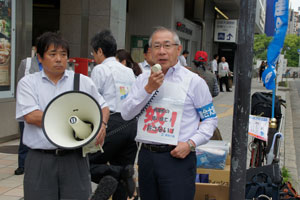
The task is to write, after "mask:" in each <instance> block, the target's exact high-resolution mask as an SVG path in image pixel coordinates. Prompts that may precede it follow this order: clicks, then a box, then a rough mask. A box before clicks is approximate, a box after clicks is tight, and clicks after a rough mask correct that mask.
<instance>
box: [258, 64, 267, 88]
mask: <svg viewBox="0 0 300 200" xmlns="http://www.w3.org/2000/svg"><path fill="white" fill-rule="evenodd" d="M266 65H267V64H266V62H265V61H262V62H261V64H260V66H259V82H260V83H261V77H262V74H263V72H264V71H265V69H266Z"/></svg>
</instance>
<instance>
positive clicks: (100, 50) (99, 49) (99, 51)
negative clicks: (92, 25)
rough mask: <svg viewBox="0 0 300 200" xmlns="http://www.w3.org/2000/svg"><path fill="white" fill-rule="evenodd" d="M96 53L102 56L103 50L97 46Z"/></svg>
mask: <svg viewBox="0 0 300 200" xmlns="http://www.w3.org/2000/svg"><path fill="white" fill-rule="evenodd" d="M96 54H98V56H102V55H103V51H102V49H101V48H98V50H97V52H96Z"/></svg>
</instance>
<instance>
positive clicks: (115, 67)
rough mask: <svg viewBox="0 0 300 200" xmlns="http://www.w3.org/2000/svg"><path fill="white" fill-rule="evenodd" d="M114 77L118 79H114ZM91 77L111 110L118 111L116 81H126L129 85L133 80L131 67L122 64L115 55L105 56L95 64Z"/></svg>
mask: <svg viewBox="0 0 300 200" xmlns="http://www.w3.org/2000/svg"><path fill="white" fill-rule="evenodd" d="M114 77H116V79H118V80H115V79H114ZM91 78H92V80H93V81H94V83H95V85H96V87H97V89H98V92H99V93H100V94H101V95H102V96H103V98H104V99H105V101H106V102H107V104H108V107H109V110H110V111H112V112H119V111H118V110H117V108H118V107H119V101H118V99H117V92H119V91H117V89H116V88H117V87H116V84H117V83H116V82H117V81H121V82H123V83H124V82H127V85H129V86H130V87H131V85H132V84H133V83H134V82H135V75H134V73H133V71H132V69H130V68H128V67H126V66H124V65H122V64H121V63H120V62H119V61H117V60H116V58H115V57H109V58H106V59H105V60H104V61H103V62H102V63H101V64H99V65H97V66H95V67H94V69H93V71H92V73H91ZM129 89H130V88H129Z"/></svg>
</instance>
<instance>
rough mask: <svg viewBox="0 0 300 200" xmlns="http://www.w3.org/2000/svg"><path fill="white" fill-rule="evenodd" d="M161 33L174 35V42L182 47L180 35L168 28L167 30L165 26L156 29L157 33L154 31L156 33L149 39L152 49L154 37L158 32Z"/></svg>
mask: <svg viewBox="0 0 300 200" xmlns="http://www.w3.org/2000/svg"><path fill="white" fill-rule="evenodd" d="M161 31H168V32H170V33H172V35H173V40H174V42H175V44H178V45H181V42H180V40H179V37H178V35H177V33H176V32H175V31H173V30H171V29H168V28H165V27H163V26H159V27H156V28H155V31H154V32H153V33H152V34H151V36H150V39H149V42H148V44H149V46H150V47H151V43H152V37H153V35H154V34H155V33H157V32H161Z"/></svg>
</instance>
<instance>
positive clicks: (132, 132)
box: [89, 113, 137, 200]
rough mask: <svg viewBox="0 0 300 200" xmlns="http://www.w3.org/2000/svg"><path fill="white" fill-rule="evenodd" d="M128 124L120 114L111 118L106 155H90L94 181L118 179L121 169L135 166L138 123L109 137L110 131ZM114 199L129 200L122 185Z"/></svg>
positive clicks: (106, 140) (98, 153)
mask: <svg viewBox="0 0 300 200" xmlns="http://www.w3.org/2000/svg"><path fill="white" fill-rule="evenodd" d="M126 123H128V121H124V120H123V119H122V117H121V114H120V113H115V114H112V115H111V116H110V118H109V121H108V123H107V126H108V128H107V130H106V134H107V137H106V138H105V142H104V145H103V150H104V153H101V152H97V153H94V154H90V155H89V158H90V165H91V176H92V180H94V181H98V180H100V179H101V177H103V176H105V175H112V176H113V177H115V178H118V177H117V176H116V174H117V173H118V172H120V169H119V167H124V166H126V165H133V164H134V160H135V156H136V152H137V145H136V142H135V140H134V139H135V136H136V131H137V123H136V122H133V123H131V124H130V125H129V126H127V127H126V128H124V129H122V130H121V131H120V132H117V133H115V134H113V135H111V136H109V135H108V134H109V132H110V131H112V130H114V129H116V128H118V127H120V126H122V125H123V124H126ZM107 162H109V163H110V165H111V166H110V167H105V166H103V165H106V164H107ZM114 166H115V167H114ZM96 183H98V182H96ZM113 199H114V200H123V199H124V200H127V191H126V190H125V188H124V186H123V185H122V184H121V183H119V185H118V187H117V191H116V192H115V194H114V195H113Z"/></svg>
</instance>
